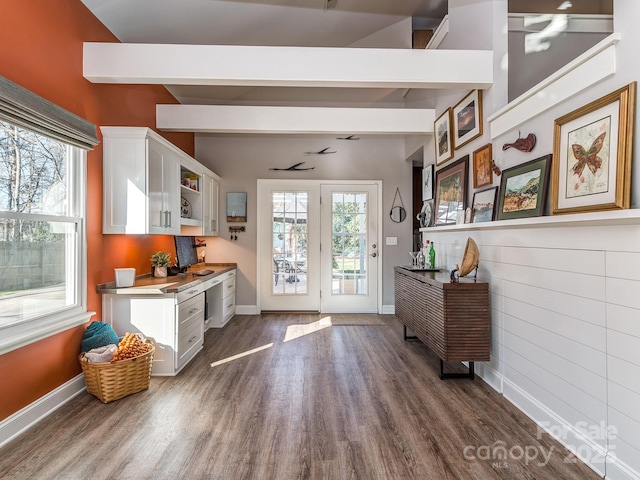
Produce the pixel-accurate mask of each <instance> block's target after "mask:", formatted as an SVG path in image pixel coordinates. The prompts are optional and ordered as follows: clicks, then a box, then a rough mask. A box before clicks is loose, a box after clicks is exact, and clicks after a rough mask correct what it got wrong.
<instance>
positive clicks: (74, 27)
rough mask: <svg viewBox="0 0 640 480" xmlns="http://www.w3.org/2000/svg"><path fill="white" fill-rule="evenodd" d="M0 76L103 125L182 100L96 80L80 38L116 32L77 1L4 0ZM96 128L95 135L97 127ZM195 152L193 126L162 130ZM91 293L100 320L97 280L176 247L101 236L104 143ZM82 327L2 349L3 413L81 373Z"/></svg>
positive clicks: (94, 178) (144, 267)
mask: <svg viewBox="0 0 640 480" xmlns="http://www.w3.org/2000/svg"><path fill="white" fill-rule="evenodd" d="M0 9H1V10H2V12H3V15H2V16H3V22H2V28H0V45H2V48H0V75H2V76H4V77H6V78H8V79H9V80H11V81H13V82H15V83H17V84H19V85H21V86H23V87H25V88H27V89H29V90H31V91H32V92H34V93H36V94H38V95H40V96H42V97H44V98H46V99H47V100H50V101H52V102H54V103H56V104H58V105H60V106H61V107H64V108H66V109H67V110H69V111H71V112H73V113H75V114H77V115H80V116H81V117H83V118H86V119H87V120H89V121H91V122H93V123H95V124H96V125H97V126H100V125H130V126H149V127H155V106H156V104H157V103H177V102H176V100H175V99H174V98H173V97H172V96H171V95H170V94H169V92H167V90H166V89H165V88H164V87H161V86H144V85H142V86H135V85H96V84H92V83H90V82H88V81H87V80H85V79H84V77H83V76H82V43H83V42H85V41H88V42H114V41H117V39H116V38H115V37H114V36H113V35H112V34H111V33H110V32H109V30H107V29H106V28H105V27H104V25H102V24H101V23H100V22H99V21H98V20H97V19H96V18H95V17H94V16H93V15H92V14H91V13H90V12H89V10H87V8H86V7H85V6H84V5H83V4H82V2H81V1H80V0H55V1H52V0H28V1H18V2H16V1H9V0H0ZM99 133H100V132H99V130H98V134H99ZM161 134H162V135H163V136H164V137H165V138H167V139H168V140H169V141H171V142H172V143H174V144H175V145H176V146H178V147H179V148H181V149H182V150H184V151H185V152H187V153H188V154H191V155H193V153H194V136H193V134H190V133H161ZM87 163H88V166H87V177H88V178H87V182H88V185H87V187H88V188H87V191H88V194H87V263H88V266H87V281H88V285H87V297H88V309H89V311H95V312H97V313H96V315H95V316H94V317H93V319H98V320H100V319H101V311H102V299H101V297H100V295H98V294H96V293H95V291H96V285H97V284H99V283H105V282H108V281H112V280H113V279H114V273H113V269H114V268H118V267H135V268H136V269H137V272H138V274H140V273H145V272H149V271H150V270H151V267H150V264H149V257H150V256H151V254H152V253H153V252H154V251H156V250H166V251H169V252H172V253H173V252H174V246H173V237H170V236H164V235H136V236H133V235H131V236H129V235H102V146H101V145H98V146H97V147H96V148H95V150H93V151H91V152H89V154H88V159H87ZM84 328H85V327H84V326H81V327H78V328H75V329H71V330H68V331H66V332H63V333H60V334H58V335H54V336H53V337H50V338H47V339H45V340H42V341H39V342H36V343H34V344H31V345H29V346H27V347H24V348H21V349H19V350H15V351H13V352H9V353H7V354H5V355H0V392H2V394H0V420H2V419H4V418H6V417H8V416H9V415H11V414H12V413H14V412H17V411H18V410H20V409H21V408H23V407H25V406H27V405H29V404H30V403H32V402H33V401H35V400H37V399H38V398H40V397H41V396H43V395H44V394H46V393H48V392H50V391H51V390H53V389H54V388H56V387H58V386H59V385H61V384H63V383H64V382H66V381H68V380H70V379H71V378H73V377H74V376H75V375H77V374H79V373H80V371H81V370H80V366H79V364H78V358H77V357H78V355H79V353H80V341H81V340H82V335H83V332H84Z"/></svg>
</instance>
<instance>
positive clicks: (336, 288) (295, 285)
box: [258, 180, 380, 313]
mask: <svg viewBox="0 0 640 480" xmlns="http://www.w3.org/2000/svg"><path fill="white" fill-rule="evenodd" d="M378 188H379V184H377V183H371V182H369V183H356V184H346V183H338V184H326V182H325V184H322V182H319V181H311V180H258V259H259V260H258V263H259V266H258V268H259V279H260V281H259V286H258V289H259V296H260V309H261V310H264V311H321V312H327V313H330V312H334V313H337V312H353V313H355V312H359V313H371V312H377V311H378V298H379V291H378V280H379V279H378V275H379V272H378V264H379V259H380V256H379V248H378V238H377V235H378V228H377V224H378V220H379V219H378ZM321 194H322V214H321Z"/></svg>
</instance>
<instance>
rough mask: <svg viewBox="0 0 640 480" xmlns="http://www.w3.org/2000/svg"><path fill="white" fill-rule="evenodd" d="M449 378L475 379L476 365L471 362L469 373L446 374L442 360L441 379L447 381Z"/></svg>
mask: <svg viewBox="0 0 640 480" xmlns="http://www.w3.org/2000/svg"><path fill="white" fill-rule="evenodd" d="M448 378H470V379H471V380H473V379H474V378H475V368H474V363H473V362H469V371H468V372H467V373H444V362H443V361H442V359H440V379H441V380H446V379H448Z"/></svg>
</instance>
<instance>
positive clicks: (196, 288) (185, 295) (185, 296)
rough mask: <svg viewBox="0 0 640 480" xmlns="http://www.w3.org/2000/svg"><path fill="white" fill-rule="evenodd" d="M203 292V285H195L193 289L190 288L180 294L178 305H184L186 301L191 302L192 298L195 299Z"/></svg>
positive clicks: (178, 295)
mask: <svg viewBox="0 0 640 480" xmlns="http://www.w3.org/2000/svg"><path fill="white" fill-rule="evenodd" d="M201 292H202V285H195V286H193V287H189V288H188V289H186V290H183V291H182V292H178V294H177V297H178V303H182V302H184V301H186V300H189V299H190V298H191V297H194V296H196V295H198V294H199V293H201Z"/></svg>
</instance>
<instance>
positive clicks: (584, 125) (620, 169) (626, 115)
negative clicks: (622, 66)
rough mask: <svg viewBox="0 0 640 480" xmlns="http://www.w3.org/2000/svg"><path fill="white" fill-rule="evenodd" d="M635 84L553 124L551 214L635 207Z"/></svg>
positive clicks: (575, 111) (579, 109) (564, 116)
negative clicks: (632, 202) (632, 194)
mask: <svg viewBox="0 0 640 480" xmlns="http://www.w3.org/2000/svg"><path fill="white" fill-rule="evenodd" d="M635 104H636V82H633V83H630V84H629V85H626V86H625V87H622V88H620V89H618V90H616V91H615V92H612V93H610V94H608V95H605V96H603V97H601V98H599V99H597V100H595V101H593V102H591V103H589V104H587V105H585V106H583V107H581V108H578V109H577V110H574V111H573V112H570V113H567V114H566V115H563V116H562V117H560V118H558V119H556V120H555V123H554V135H553V179H552V185H551V214H552V215H558V214H564V213H581V212H593V211H603V210H617V209H626V208H630V206H631V165H632V161H633V128H634V118H635Z"/></svg>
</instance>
